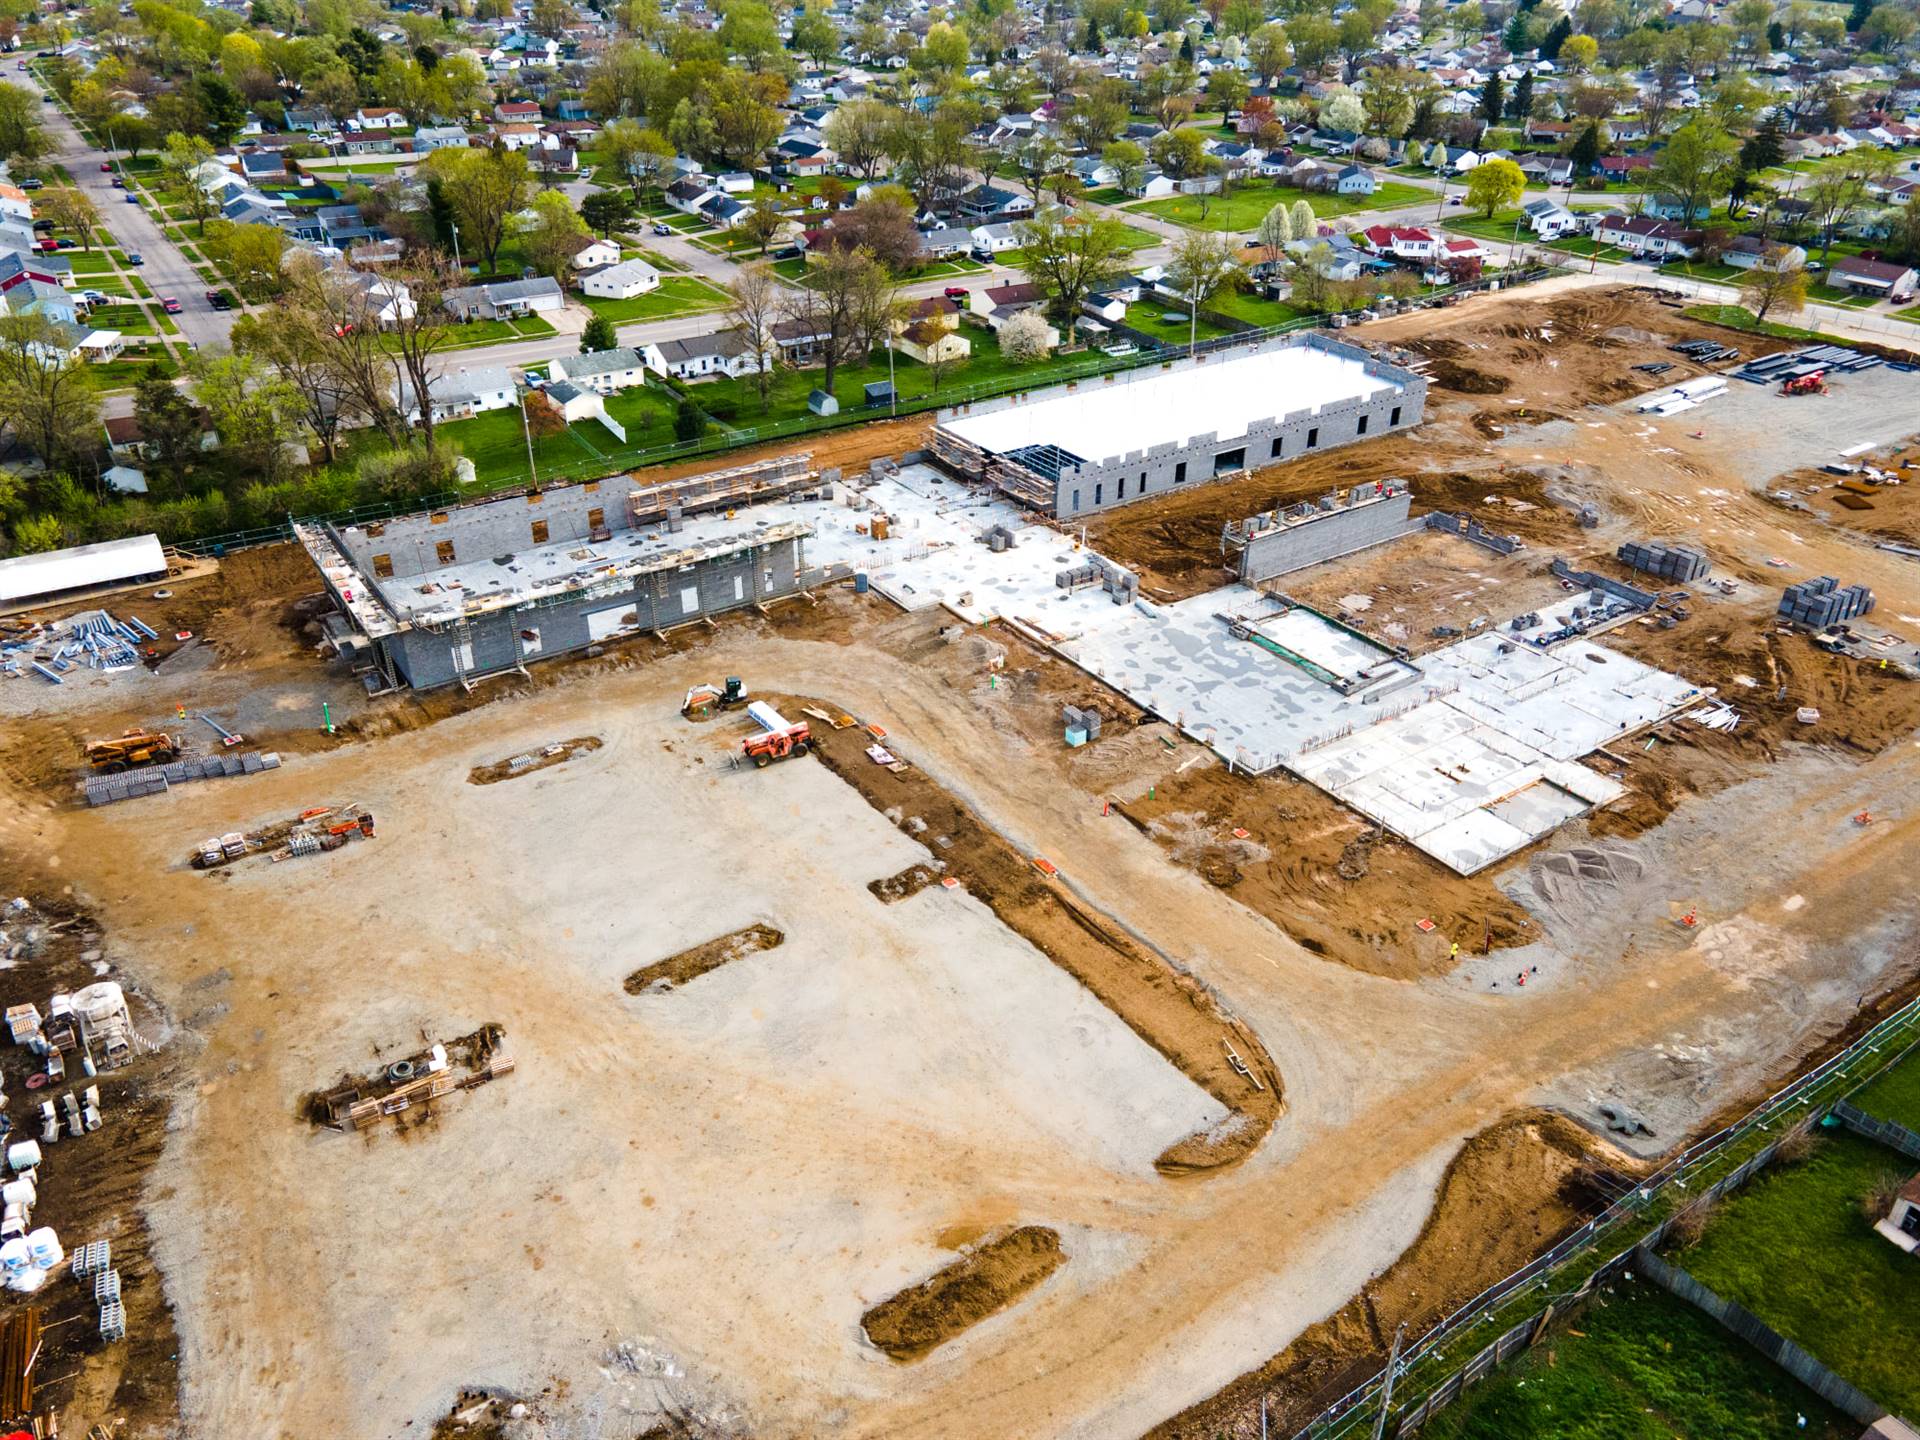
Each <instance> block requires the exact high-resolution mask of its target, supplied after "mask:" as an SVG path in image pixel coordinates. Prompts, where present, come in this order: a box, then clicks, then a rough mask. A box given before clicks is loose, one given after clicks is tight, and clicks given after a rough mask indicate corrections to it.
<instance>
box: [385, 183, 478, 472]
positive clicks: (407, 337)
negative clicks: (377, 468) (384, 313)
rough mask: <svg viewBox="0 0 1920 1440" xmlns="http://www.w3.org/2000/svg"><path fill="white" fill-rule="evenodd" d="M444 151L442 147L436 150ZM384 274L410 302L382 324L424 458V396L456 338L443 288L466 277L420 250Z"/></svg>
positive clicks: (427, 430) (430, 423)
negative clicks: (415, 410)
mask: <svg viewBox="0 0 1920 1440" xmlns="http://www.w3.org/2000/svg"><path fill="white" fill-rule="evenodd" d="M434 153H435V154H444V153H445V152H444V151H435V152H434ZM388 278H389V279H390V280H391V281H392V282H393V283H394V284H396V285H400V286H403V287H405V289H406V291H407V293H408V294H409V295H411V296H412V299H413V303H412V304H411V305H409V306H403V307H401V309H400V311H399V313H398V314H397V315H395V316H394V317H392V318H390V319H389V320H388V322H387V325H386V331H385V336H384V339H385V344H386V346H387V347H388V349H389V350H390V351H391V356H392V364H393V366H394V368H395V369H396V370H397V371H398V372H399V378H400V380H401V383H402V385H403V387H404V389H405V390H406V392H407V393H409V394H412V395H414V396H418V397H422V398H421V400H420V402H419V403H420V421H419V424H420V432H421V435H422V436H423V437H424V438H425V440H426V446H427V456H428V458H429V459H431V458H433V455H434V418H433V406H432V404H431V403H429V402H428V400H427V398H425V397H430V396H431V395H432V393H433V382H434V381H435V380H437V379H439V378H440V370H441V366H440V359H439V356H440V352H441V351H442V350H444V349H446V348H447V347H448V346H449V345H451V344H452V343H453V341H454V329H453V326H452V325H451V324H449V323H448V320H449V315H448V311H447V291H448V290H450V289H452V288H453V287H454V286H455V285H456V284H457V283H459V282H460V281H462V280H464V279H465V277H464V276H462V275H460V274H459V273H458V272H457V271H455V270H454V268H453V267H452V266H451V265H449V264H448V263H447V262H446V261H445V260H444V259H443V258H441V257H439V256H437V255H432V254H423V255H422V256H420V257H419V258H418V259H414V260H410V261H409V262H408V263H407V264H405V265H400V266H395V267H394V268H393V269H392V270H391V271H389V272H388Z"/></svg>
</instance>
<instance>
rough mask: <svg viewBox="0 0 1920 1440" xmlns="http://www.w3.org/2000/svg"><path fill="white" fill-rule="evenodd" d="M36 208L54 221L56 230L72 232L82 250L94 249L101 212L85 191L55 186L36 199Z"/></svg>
mask: <svg viewBox="0 0 1920 1440" xmlns="http://www.w3.org/2000/svg"><path fill="white" fill-rule="evenodd" d="M34 208H35V209H37V210H38V211H39V212H40V214H41V215H42V216H44V217H45V218H47V219H49V220H51V221H53V223H54V226H55V228H57V229H60V230H70V231H72V232H73V234H74V236H75V237H76V238H77V239H78V240H79V241H80V248H81V249H82V250H92V249H93V232H94V231H95V230H96V229H98V228H99V225H100V212H99V211H98V210H96V209H95V208H94V204H93V201H92V200H91V199H89V198H88V197H87V195H86V193H85V192H84V191H81V190H77V189H75V188H74V187H73V186H71V185H58V186H55V187H54V188H53V189H51V190H46V191H42V192H41V194H40V195H39V196H37V197H36V199H35V204H34Z"/></svg>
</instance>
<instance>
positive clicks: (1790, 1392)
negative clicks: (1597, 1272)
mask: <svg viewBox="0 0 1920 1440" xmlns="http://www.w3.org/2000/svg"><path fill="white" fill-rule="evenodd" d="M1801 1416H1805V1417H1806V1428H1805V1429H1800V1428H1798V1420H1799V1417H1801ZM1859 1431H1860V1427H1859V1426H1858V1425H1857V1424H1855V1423H1853V1422H1852V1421H1850V1420H1848V1419H1847V1418H1846V1417H1845V1416H1843V1415H1841V1414H1840V1413H1839V1412H1838V1411H1837V1410H1835V1409H1833V1408H1832V1407H1831V1406H1829V1405H1827V1404H1826V1403H1825V1402H1824V1401H1823V1400H1821V1399H1820V1398H1819V1397H1818V1396H1817V1395H1815V1394H1814V1393H1813V1392H1812V1391H1810V1390H1808V1389H1807V1388H1806V1387H1804V1386H1803V1385H1801V1384H1799V1382H1797V1381H1796V1380H1794V1379H1793V1378H1792V1377H1791V1376H1789V1375H1788V1374H1786V1372H1785V1371H1783V1370H1780V1369H1778V1368H1776V1367H1775V1366H1773V1365H1772V1364H1770V1363H1769V1362H1768V1361H1767V1360H1766V1359H1765V1358H1764V1357H1762V1356H1761V1355H1760V1354H1759V1353H1758V1352H1757V1351H1755V1350H1753V1349H1752V1348H1750V1347H1749V1346H1747V1345H1746V1344H1744V1343H1743V1342H1742V1341H1740V1340H1738V1339H1736V1338H1735V1337H1734V1336H1732V1335H1730V1334H1728V1333H1727V1332H1726V1331H1725V1330H1723V1329H1721V1328H1720V1327H1719V1326H1718V1325H1716V1324H1715V1323H1714V1322H1713V1321H1712V1320H1710V1319H1708V1318H1707V1317H1706V1316H1705V1315H1702V1314H1701V1313H1700V1312H1699V1311H1698V1310H1695V1309H1694V1308H1693V1307H1692V1306H1690V1305H1688V1304H1686V1303H1685V1302H1683V1301H1681V1300H1678V1299H1676V1298H1675V1297H1674V1296H1672V1295H1669V1294H1668V1293H1667V1292H1666V1291H1665V1290H1662V1289H1660V1288H1659V1287H1658V1286H1656V1285H1653V1284H1651V1283H1648V1282H1644V1281H1638V1282H1633V1283H1624V1282H1622V1283H1616V1284H1615V1285H1614V1286H1612V1287H1611V1293H1610V1294H1604V1293H1603V1294H1602V1295H1601V1297H1600V1298H1599V1299H1597V1300H1596V1301H1595V1302H1594V1304H1593V1305H1592V1306H1591V1307H1590V1308H1588V1309H1587V1310H1585V1311H1584V1312H1582V1313H1580V1314H1578V1315H1576V1316H1575V1317H1574V1318H1573V1319H1572V1320H1570V1321H1568V1322H1567V1326H1566V1328H1565V1329H1563V1330H1560V1331H1558V1332H1557V1333H1554V1334H1552V1335H1549V1336H1548V1337H1547V1338H1546V1339H1545V1340H1543V1341H1542V1342H1541V1343H1540V1344H1539V1345H1537V1346H1535V1347H1534V1349H1533V1350H1532V1351H1530V1352H1529V1353H1528V1355H1527V1356H1526V1358H1525V1359H1523V1360H1520V1361H1518V1362H1516V1363H1514V1364H1512V1365H1509V1366H1507V1367H1506V1368H1505V1369H1503V1370H1500V1371H1497V1372H1496V1373H1495V1374H1493V1375H1492V1376H1490V1377H1489V1378H1488V1379H1486V1380H1484V1381H1482V1382H1481V1383H1480V1384H1478V1385H1476V1386H1474V1387H1473V1388H1472V1389H1471V1390H1469V1391H1468V1392H1467V1394H1466V1396H1465V1398H1464V1399H1462V1400H1461V1402H1460V1403H1459V1404H1457V1405H1454V1406H1451V1407H1449V1408H1448V1409H1446V1410H1443V1411H1441V1412H1440V1413H1439V1414H1438V1415H1436V1416H1435V1417H1434V1418H1433V1419H1432V1420H1430V1421H1428V1422H1427V1424H1426V1425H1425V1426H1424V1427H1422V1429H1421V1432H1420V1433H1421V1436H1422V1437H1423V1440H1773V1437H1778V1436H1785V1435H1809V1436H1814V1437H1818V1440H1842V1437H1845V1440H1852V1437H1853V1436H1855V1435H1857V1434H1858V1433H1859Z"/></svg>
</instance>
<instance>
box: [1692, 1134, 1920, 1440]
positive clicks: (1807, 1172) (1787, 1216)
mask: <svg viewBox="0 0 1920 1440" xmlns="http://www.w3.org/2000/svg"><path fill="white" fill-rule="evenodd" d="M1912 1173H1913V1163H1912V1162H1911V1161H1908V1160H1904V1159H1902V1157H1900V1156H1899V1155H1897V1154H1896V1153H1894V1152H1893V1151H1891V1150H1888V1149H1885V1148H1883V1147H1881V1146H1879V1145H1876V1144H1874V1143H1873V1142H1872V1141H1869V1140H1863V1139H1860V1138H1859V1137H1858V1136H1855V1135H1850V1134H1847V1133H1845V1132H1838V1133H1830V1134H1827V1135H1825V1136H1824V1137H1823V1138H1822V1139H1821V1141H1820V1142H1819V1144H1818V1145H1817V1146H1816V1147H1815V1149H1814V1152H1813V1153H1812V1154H1811V1155H1810V1156H1808V1157H1807V1159H1805V1160H1803V1161H1801V1162H1799V1163H1798V1164H1787V1165H1774V1166H1772V1167H1770V1168H1769V1169H1768V1170H1766V1171H1765V1172H1763V1173H1762V1174H1761V1175H1760V1176H1759V1178H1757V1179H1755V1180H1753V1181H1751V1182H1749V1183H1748V1185H1747V1186H1746V1188H1745V1189H1743V1190H1741V1191H1740V1192H1739V1193H1738V1194H1736V1195H1735V1196H1734V1197H1733V1198H1732V1199H1730V1200H1728V1201H1727V1202H1726V1204H1725V1205H1724V1207H1723V1208H1722V1210H1721V1211H1720V1213H1719V1214H1718V1215H1717V1216H1716V1217H1715V1218H1714V1220H1713V1222H1712V1224H1711V1225H1710V1226H1709V1227H1708V1229H1707V1233H1706V1235H1705V1236H1704V1237H1703V1238H1702V1239H1701V1241H1700V1243H1699V1244H1698V1245H1696V1246H1694V1247H1693V1248H1692V1249H1690V1250H1687V1251H1685V1252H1684V1253H1683V1254H1681V1255H1680V1256H1678V1257H1677V1258H1678V1261H1679V1263H1680V1264H1682V1265H1684V1266H1685V1267H1686V1268H1687V1270H1688V1271H1690V1272H1691V1273H1692V1275H1693V1277H1694V1278H1695V1279H1696V1280H1698V1281H1699V1282H1700V1283H1701V1284H1702V1285H1705V1286H1707V1287H1708V1288H1710V1289H1712V1290H1714V1291H1716V1292H1717V1293H1719V1294H1720V1295H1721V1296H1723V1297H1724V1298H1726V1299H1728V1300H1732V1301H1736V1302H1738V1303H1739V1304H1741V1305H1744V1306H1746V1307H1747V1309H1749V1310H1751V1311H1753V1313H1754V1314H1756V1315H1758V1316H1759V1317H1760V1318H1761V1319H1762V1320H1764V1321H1766V1323H1767V1324H1769V1325H1771V1326H1772V1327H1773V1328H1774V1329H1775V1330H1778V1331H1779V1332H1780V1333H1781V1334H1782V1335H1785V1336H1786V1337H1787V1338H1788V1339H1790V1340H1792V1341H1794V1342H1795V1343H1797V1344H1799V1345H1800V1346H1802V1347H1803V1348H1805V1349H1806V1350H1807V1351H1808V1352H1809V1353H1811V1354H1812V1355H1814V1356H1815V1357H1816V1358H1818V1359H1820V1360H1822V1361H1824V1362H1825V1363H1826V1364H1827V1365H1829V1366H1831V1367H1832V1368H1833V1369H1834V1370H1835V1371H1837V1372H1838V1373H1839V1374H1840V1375H1842V1376H1843V1377H1845V1378H1846V1379H1847V1380H1849V1381H1851V1382H1852V1383H1853V1384H1855V1385H1857V1386H1859V1387H1860V1388H1861V1389H1862V1390H1864V1391H1866V1392H1867V1394H1869V1395H1871V1396H1872V1397H1873V1398H1874V1399H1875V1400H1878V1401H1879V1402H1880V1403H1881V1404H1882V1405H1885V1406H1887V1407H1888V1408H1889V1409H1891V1410H1892V1411H1894V1412H1895V1413H1896V1414H1903V1415H1920V1365H1916V1364H1915V1363H1914V1356H1915V1355H1916V1354H1920V1296H1917V1293H1916V1290H1915V1279H1916V1272H1915V1268H1914V1262H1913V1260H1912V1258H1911V1257H1910V1256H1908V1255H1906V1254H1904V1253H1903V1252H1902V1251H1900V1250H1898V1249H1896V1248H1895V1247H1894V1246H1892V1245H1890V1244H1888V1243H1887V1242H1886V1241H1885V1240H1883V1239H1881V1238H1880V1237H1879V1236H1878V1235H1876V1234H1874V1233H1873V1227H1872V1226H1871V1224H1870V1223H1869V1222H1868V1220H1867V1218H1866V1216H1865V1214H1864V1213H1863V1212H1862V1207H1861V1201H1862V1199H1863V1198H1864V1197H1865V1196H1866V1195H1867V1194H1868V1193H1869V1192H1870V1191H1871V1190H1872V1189H1873V1187H1874V1186H1875V1185H1876V1184H1877V1183H1879V1182H1880V1181H1882V1180H1883V1179H1885V1178H1888V1177H1892V1178H1894V1179H1895V1181H1896V1182H1897V1181H1898V1180H1901V1179H1904V1178H1905V1177H1906V1176H1908V1175H1910V1174H1912Z"/></svg>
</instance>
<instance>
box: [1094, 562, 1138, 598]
mask: <svg viewBox="0 0 1920 1440" xmlns="http://www.w3.org/2000/svg"><path fill="white" fill-rule="evenodd" d="M1094 565H1095V566H1096V567H1097V568H1098V569H1099V571H1100V588H1101V589H1102V590H1104V591H1106V592H1107V594H1109V595H1111V596H1112V597H1113V603H1114V604H1116V605H1131V604H1132V603H1133V602H1134V601H1135V600H1138V599H1139V598H1140V577H1139V576H1138V575H1135V574H1134V573H1133V572H1132V571H1130V570H1122V569H1121V568H1120V567H1119V566H1118V565H1109V564H1107V563H1106V562H1105V561H1103V560H1096V561H1094Z"/></svg>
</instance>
